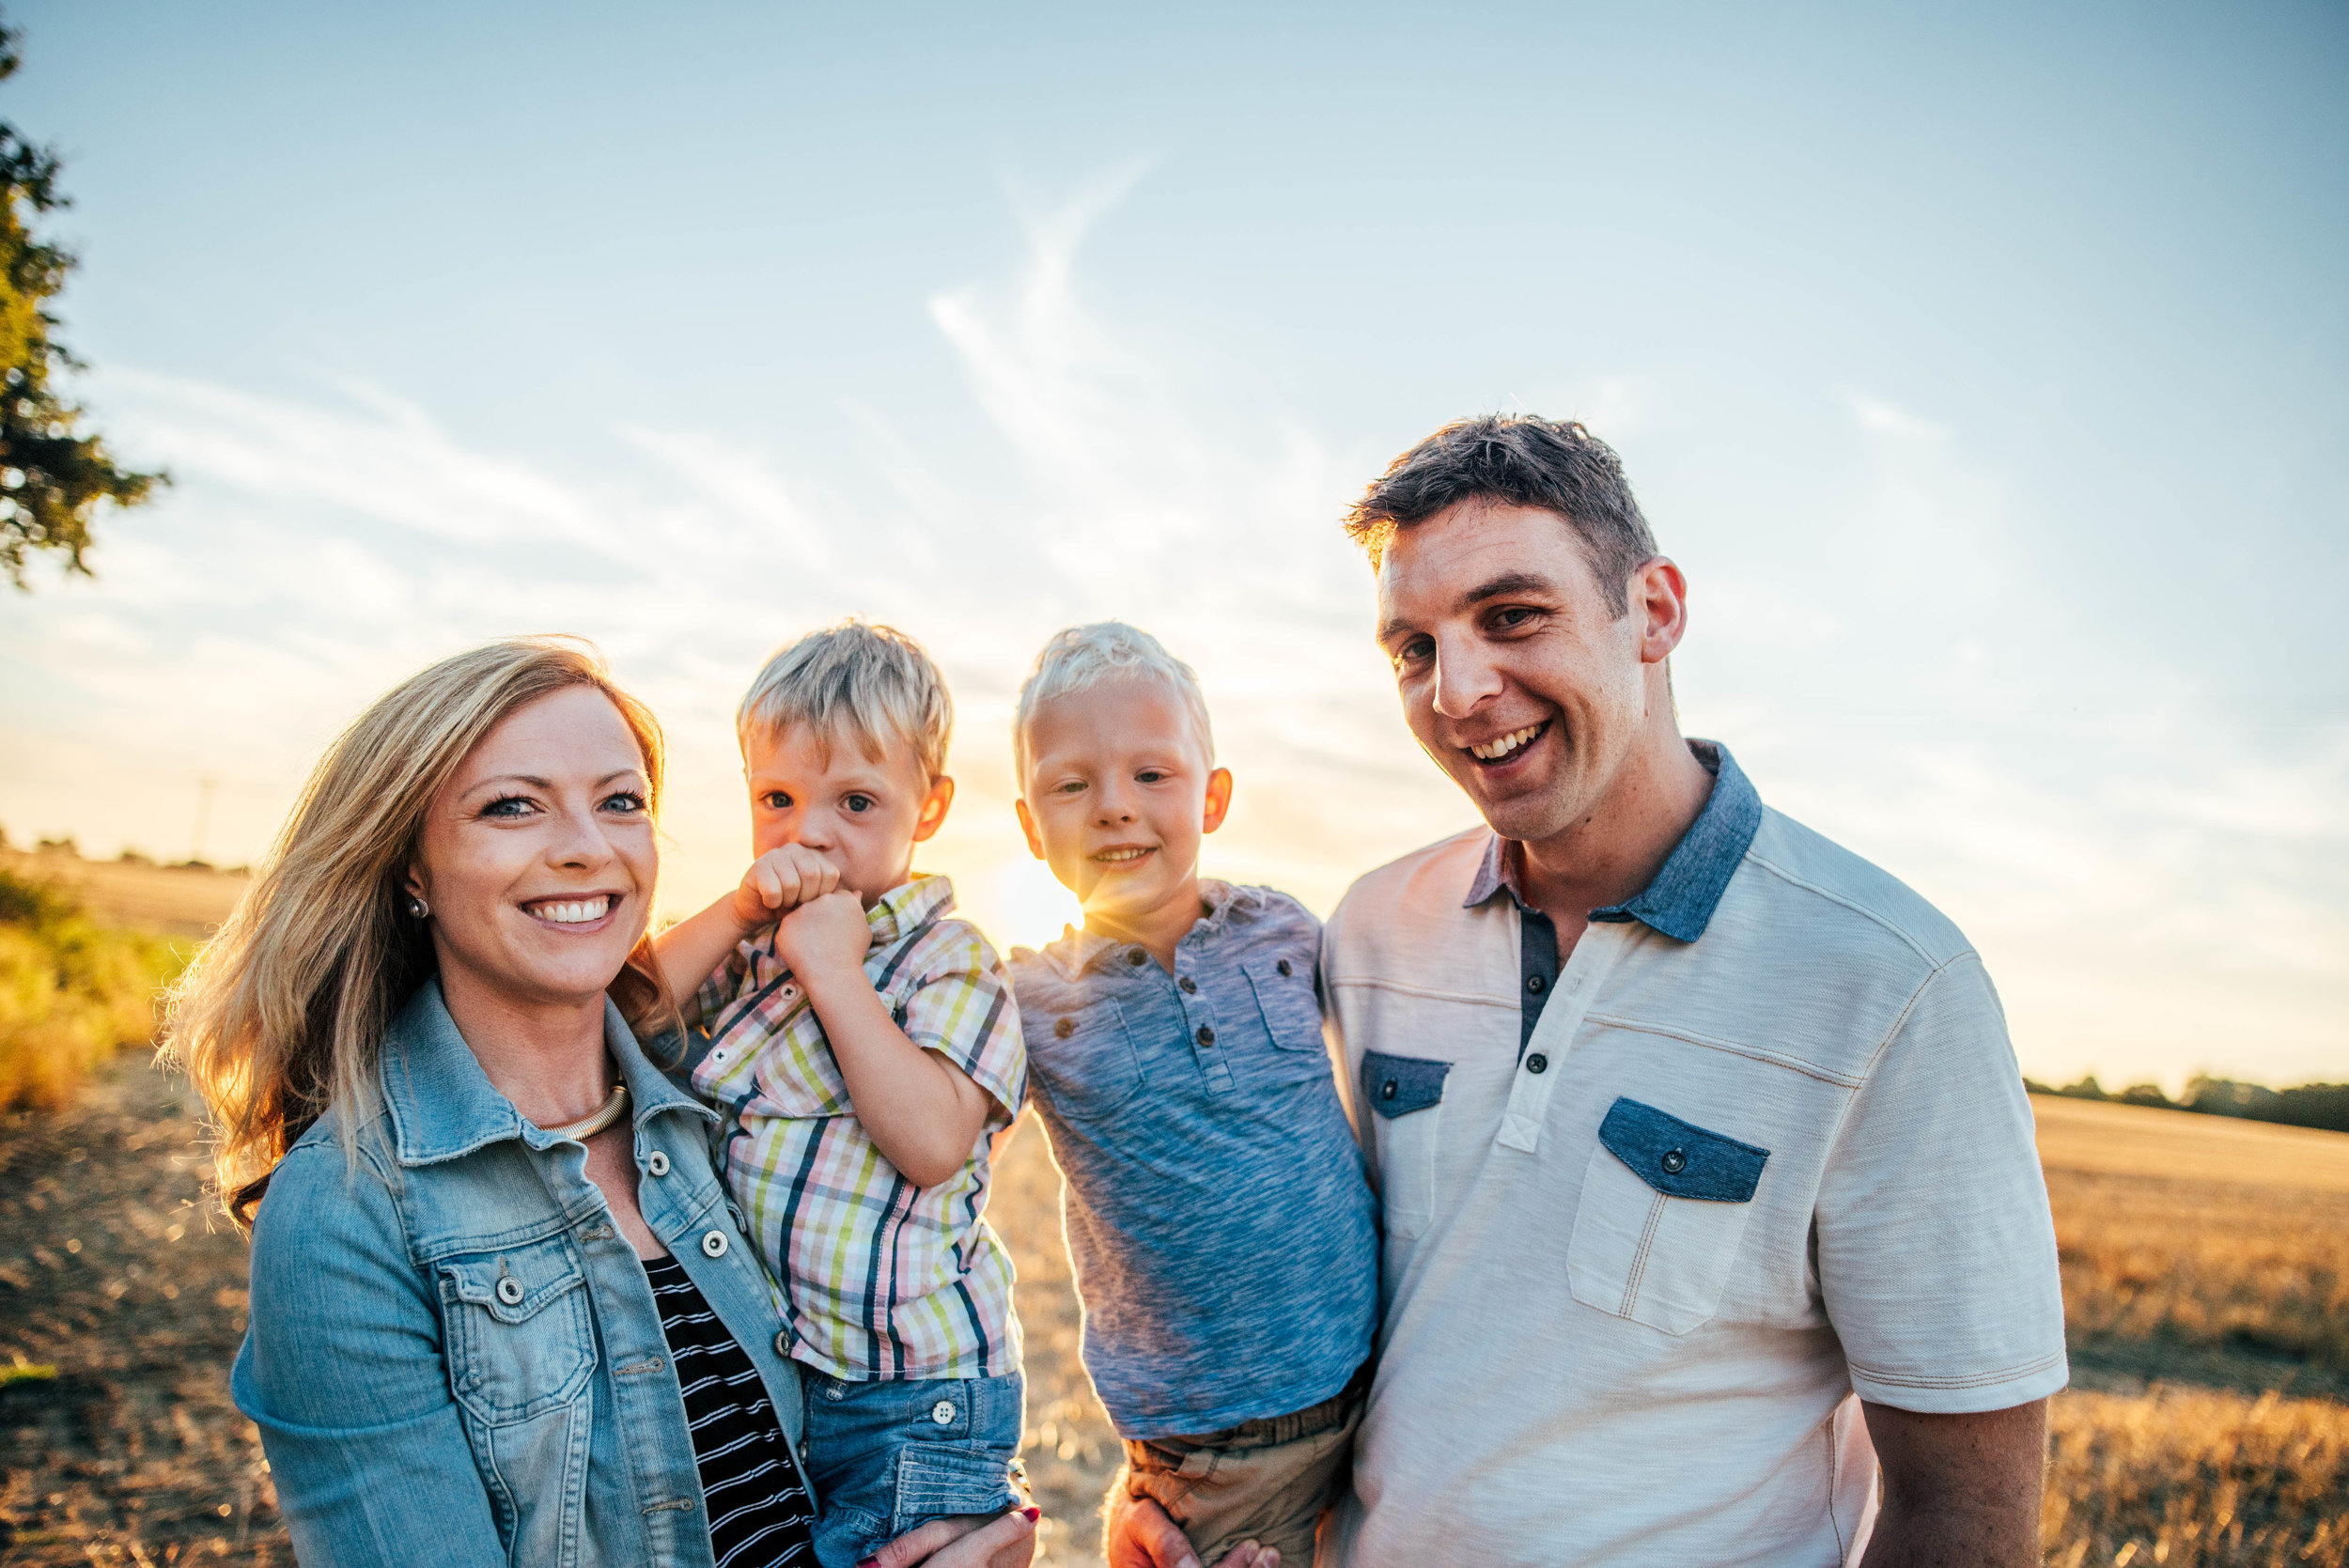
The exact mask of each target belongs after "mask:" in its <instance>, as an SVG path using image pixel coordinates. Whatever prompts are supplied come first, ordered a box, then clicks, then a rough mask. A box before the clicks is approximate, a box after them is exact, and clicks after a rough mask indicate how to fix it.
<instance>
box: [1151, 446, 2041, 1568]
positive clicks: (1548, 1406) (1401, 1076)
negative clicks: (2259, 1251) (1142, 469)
mask: <svg viewBox="0 0 2349 1568" xmlns="http://www.w3.org/2000/svg"><path fill="white" fill-rule="evenodd" d="M1347 527H1348V531H1349V532H1350V533H1351V534H1352V535H1353V536H1354V537H1355V538H1356V539H1357V540H1358V541H1360V542H1361V544H1362V545H1363V547H1364V548H1365V550H1366V551H1367V552H1368V553H1369V556H1370V559H1371V564H1372V566H1373V567H1374V569H1375V570H1376V571H1377V582H1378V619H1379V624H1378V640H1379V643H1380V645H1381V646H1382V647H1383V648H1384V649H1385V650H1386V652H1387V654H1388V656H1389V658H1390V660H1392V664H1393V667H1394V672H1395V681H1396V685H1397V688H1398V690H1399V691H1400V692H1401V695H1402V698H1403V705H1404V709H1405V713H1406V716H1407V717H1408V720H1409V722H1410V725H1411V729H1412V732H1413V734H1414V735H1415V736H1416V737H1418V739H1419V742H1420V744H1421V745H1422V746H1423V747H1424V748H1425V749H1426V751H1427V753H1428V754H1429V755H1430V756H1432V757H1434V758H1435V759H1436V761H1437V762H1438V763H1439V765H1440V766H1441V767H1442V768H1444V770H1445V771H1446V772H1447V773H1449V774H1450V775H1451V776H1452V777H1453V778H1454V779H1455V781H1457V782H1458V784H1460V786H1461V788H1463V789H1464V790H1466V791H1467V792H1468V795H1469V797H1470V800H1473V801H1474V802H1475V803H1476V806H1477V809H1478V811H1479V812H1480V813H1481V814H1482V815H1483V816H1484V818H1485V820H1486V823H1487V824H1489V829H1490V831H1486V830H1483V829H1479V830H1477V831H1471V832H1469V833H1464V834H1461V835H1459V836H1457V837H1455V838H1452V839H1449V840H1446V841H1444V842H1443V843H1440V844H1437V845H1434V846H1430V847H1428V848H1426V849H1423V850H1421V851H1419V852H1417V853H1416V854H1412V855H1408V856H1406V857H1405V858H1404V859H1402V860H1400V861H1397V862H1394V863H1392V865H1388V866H1385V867H1383V868H1381V869H1380V870H1377V871H1375V872H1373V873H1371V874H1370V875H1369V876H1367V877H1363V878H1362V879H1361V881H1360V882H1358V883H1357V884H1356V885H1355V887H1354V888H1353V890H1352V891H1351V892H1350V893H1347V895H1346V900H1345V902H1344V903H1343V904H1342V905H1341V906H1340V908H1339V909H1338V911H1337V912H1336V914H1335V915H1334V916H1332V918H1331V920H1330V925H1329V931H1328V938H1327V941H1326V945H1325V948H1324V983H1325V985H1326V986H1327V987H1328V989H1329V994H1330V1000H1331V1003H1332V1009H1333V1014H1334V1017H1335V1024H1336V1031H1337V1032H1338V1034H1339V1036H1340V1038H1341V1042H1342V1045H1343V1048H1344V1055H1345V1062H1346V1068H1347V1073H1348V1078H1349V1080H1350V1082H1351V1084H1352V1087H1353V1089H1354V1091H1355V1093H1356V1094H1357V1096H1358V1105H1357V1110H1358V1112H1359V1114H1358V1121H1359V1123H1360V1125H1361V1134H1362V1137H1363V1141H1364V1147H1365V1152H1366V1154H1367V1155H1368V1157H1369V1159H1370V1162H1371V1164H1372V1167H1373V1170H1374V1172H1376V1173H1377V1177H1378V1180H1379V1184H1380V1188H1381V1194H1382V1199H1383V1203H1384V1211H1385V1226H1386V1240H1385V1247H1384V1254H1383V1259H1382V1268H1381V1276H1382V1291H1381V1296H1382V1300H1381V1314H1382V1320H1381V1329H1380V1336H1379V1348H1380V1360H1379V1365H1378V1371H1377V1381H1376V1383H1375V1385H1374V1387H1373V1389H1372V1393H1371V1398H1370V1405H1369V1408H1368V1411H1367V1413H1366V1414H1365V1416H1364V1419H1363V1421H1362V1425H1361V1437H1360V1440H1359V1446H1358V1448H1357V1451H1356V1459H1355V1475H1354V1489H1353V1494H1352V1496H1351V1497H1350V1498H1348V1499H1347V1501H1346V1504H1345V1506H1344V1507H1343V1508H1342V1510H1341V1512H1340V1514H1339V1515H1338V1516H1337V1518H1336V1519H1335V1520H1334V1521H1333V1528H1332V1529H1331V1530H1330V1531H1328V1532H1325V1536H1324V1544H1323V1553H1324V1556H1325V1558H1327V1557H1329V1556H1330V1555H1331V1554H1332V1553H1334V1557H1335V1559H1336V1560H1337V1561H1339V1562H1341V1563H1345V1564H1348V1565H1350V1568H1405V1565H1412V1568H1417V1565H1422V1564H1428V1563H1454V1562H1457V1563H1479V1564H1484V1563H1524V1564H1537V1563H1538V1564H1563V1563H1575V1564H1581V1563H1594V1564H1595V1563H1609V1564H1614V1563H1656V1564H1683V1563H1696V1564H1722V1563H1755V1564H1772V1565H1777V1564H1795V1563H1810V1564H1822V1565H1824V1564H1830V1563H1844V1562H1849V1563H1859V1564H1864V1568H1894V1565H1902V1568H1907V1565H1923V1564H1961V1563H1962V1564H1967V1565H1969V1568H1975V1565H1983V1564H2001V1565H2004V1564H2012V1565H2014V1568H2023V1565H2025V1564H2032V1563H2036V1562H2037V1561H2038V1558H2039V1553H2038V1521H2039V1502H2040V1486H2041V1471H2042V1466H2043V1456H2044V1449H2045V1430H2046V1426H2045V1422H2046V1398H2047V1396H2048V1395H2049V1394H2051V1393H2053V1392H2054V1391H2055V1390H2056V1389H2060V1388H2061V1387H2062V1386H2063V1384H2064V1382H2065V1379H2066V1368H2065V1362H2064V1353H2063V1313H2062V1303H2061V1294H2060V1291H2059V1286H2058V1281H2057V1271H2056V1254H2055V1238H2054V1233H2053V1227H2052V1225H2051V1223H2050V1221H2049V1219H2048V1213H2047V1203H2046V1188H2045V1187H2044V1185H2043V1183H2042V1181H2041V1178H2040V1174H2039V1167H2038V1161H2037V1157H2036V1156H2035V1153H2034V1151H2033V1147H2032V1139H2031V1119H2030V1105H2029V1102H2028V1100H2027V1099H2026V1098H2025V1096H2024V1093H2023V1086H2022V1082H2021V1078H2020V1075H2019V1073H2018V1072H2017V1070H2016V1066H2015V1057H2014V1052H2013V1049H2012V1048H2011V1047H2010V1046H2009V1044H2008V1041H2007V1036H2006V1029H2005V1024H2004V1020H2003V1017H2002V1016H2001V1014H2000V1012H1999V1003H1998V999H1997V996H1996V994H1995V993H1994V992H1993V991H1992V989H1991V986H1990V982H1989V979H1988V977H1987V976H1986V975H1985V974H1984V972H1983V966H1982V962H1981V960H1980V958H1979V957H1978V956H1977V955H1975V954H1974V952H1973V951H1972V949H1971V948H1970V947H1969V946H1968V944H1967V942H1966V939H1965V938H1964V937H1963V936H1961V935H1960V934H1959V932H1958V931H1957V930H1956V929H1955V928H1954V927H1953V926H1952V924H1950V923H1949V922H1948V921H1947V920H1946V919H1944V918H1943V917H1942V916H1941V915H1940V914H1939V913H1938V912H1937V911H1936V910H1935V909H1934V908H1932V907H1931V906H1930V905H1928V904H1927V903H1925V901H1924V900H1923V899H1921V898H1920V897H1918V896H1917V895H1916V894H1915V893H1912V892H1910V891H1909V890H1908V889H1907V888H1906V887H1904V886H1902V885H1901V884H1900V883H1899V882H1897V881H1895V880H1893V879H1892V878H1891V877H1888V876H1886V875H1885V874H1884V873H1883V872H1881V871H1879V870H1877V869H1876V868H1875V867H1874V866H1872V865H1869V864H1868V863H1867V862H1863V861H1861V860H1859V859H1858V858H1857V857H1855V856H1853V855H1851V854H1849V853H1847V852H1846V851H1844V850H1843V849H1840V848H1838V847H1837V846H1834V845H1833V844H1830V843H1828V841H1827V840H1825V839H1823V838H1821V837H1819V836H1818V835H1817V834H1815V833H1812V832H1811V831H1808V830H1806V829H1804V828H1802V827H1799V826H1798V825H1797V824H1796V823H1794V822H1792V821H1789V820H1788V819H1787V818H1785V817H1783V816H1781V815H1778V814H1777V813H1776V812H1773V811H1771V810H1769V809H1768V808H1767V807H1766V806H1764V805H1763V804H1762V802H1761V800H1759V798H1758V797H1757V796H1756V794H1755V792H1754V789H1753V786H1752V785H1751V784H1749V783H1748V782H1747V780H1746V778H1745V776H1744V774H1743V773H1742V772H1741V771H1740V770H1739V769H1738V768H1737V765H1736V763H1735V761H1734V760H1733V759H1732V758H1731V756H1730V754H1729V752H1728V751H1727V749H1726V748H1723V747H1721V746H1719V745H1717V744H1714V743H1711V742H1706V741H1690V740H1685V739H1683V738H1682V737H1681V735H1680V733H1679V725H1678V722H1677V719H1676V718H1675V715H1674V712H1673V708H1672V686H1671V680H1670V675H1669V673H1668V666H1667V660H1669V659H1670V657H1671V655H1672V650H1673V649H1674V648H1675V647H1677V646H1678V644H1679V643H1680V639H1681V637H1682V635H1683V633H1684V631H1685V630H1686V629H1687V615H1688V612H1687V600H1688V586H1687V582H1686V580H1685V578H1684V577H1683V575H1682V573H1681V571H1680V568H1679V567H1676V566H1674V565H1673V564H1672V562H1671V561H1669V560H1667V559H1664V558H1663V557H1662V556H1660V555H1658V554H1657V551H1656V547H1655V543H1654V540H1653V538H1652V537H1651V536H1650V535H1649V532H1648V528H1647V524H1646V522H1645V520H1643V519H1642V518H1641V515H1640V510H1639V506H1638V505H1637V503H1636V502H1635V501H1634V500H1633V498H1632V495H1631V491H1630V488H1629V486H1628V484H1627V483H1626V481H1625V478H1624V475H1623V471H1622V466H1621V464H1620V463H1619V462H1618V461H1617V459H1616V457H1615V454H1614V453H1613V452H1612V451H1611V450H1610V449H1609V448H1608V447H1607V446H1606V445H1605V444H1604V443H1603V442H1599V441H1597V440H1595V439H1594V438H1593V437H1591V436H1590V435H1589V434H1588V433H1587V432H1586V431H1584V430H1583V429H1582V428H1581V427H1580V426H1579V425H1572V424H1552V423H1549V422H1548V421H1544V420H1539V419H1532V418H1486V419H1477V420H1470V421H1465V422H1462V423H1460V424H1457V425H1454V426H1451V427H1447V428H1445V429H1443V430H1440V431H1438V432H1437V433H1436V434H1435V435H1434V436H1432V437H1430V438H1429V439H1428V440H1427V441H1425V442H1422V443H1421V444H1420V445H1419V446H1417V447H1416V448H1414V449H1413V450H1412V451H1410V452H1408V453H1407V454H1405V455H1404V457H1403V458H1400V459H1398V460H1397V461H1396V463H1395V464H1394V466H1393V467H1392V468H1391V469H1389V470H1388V472H1387V474H1385V475H1384V476H1383V477H1382V478H1380V479H1379V480H1378V481H1377V483H1375V484H1374V485H1372V486H1371V488H1370V489H1369V491H1368V492H1367V493H1366V494H1365V495H1364V497H1363V499H1362V500H1361V503H1360V504H1359V505H1357V506H1356V507H1355V508H1354V511H1353V513H1352V515H1351V517H1350V518H1349V520H1348V523H1347ZM1879 1476H1881V1481H1882V1491H1881V1506H1880V1507H1879V1506H1878V1478H1879ZM1113 1524H1114V1525H1115V1527H1116V1531H1115V1534H1116V1539H1115V1542H1114V1545H1116V1547H1117V1548H1118V1552H1119V1554H1121V1556H1122V1558H1123V1560H1130V1561H1135V1562H1139V1561H1143V1560H1155V1561H1159V1562H1161V1563H1164V1564H1167V1565H1169V1568H1172V1565H1175V1564H1177V1563H1179V1562H1180V1561H1181V1560H1182V1554H1181V1552H1180V1550H1179V1548H1177V1549H1175V1550H1172V1551H1165V1552H1164V1555H1163V1556H1159V1555H1157V1554H1159V1552H1160V1551H1162V1550H1163V1547H1162V1545H1161V1543H1163V1542H1164V1541H1165V1537H1164V1536H1163V1535H1162V1534H1161V1533H1160V1532H1159V1519H1158V1518H1157V1517H1154V1516H1153V1515H1152V1514H1151V1513H1150V1512H1149V1511H1148V1509H1147V1505H1146V1504H1144V1505H1138V1506H1137V1508H1136V1509H1135V1510H1134V1511H1133V1513H1132V1514H1129V1515H1128V1516H1126V1517H1123V1518H1121V1519H1118V1520H1115V1521H1113ZM1112 1560H1120V1558H1119V1557H1113V1559H1112ZM1290 1568H1299V1565H1295V1564H1292V1565H1290Z"/></svg>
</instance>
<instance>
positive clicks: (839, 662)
mask: <svg viewBox="0 0 2349 1568" xmlns="http://www.w3.org/2000/svg"><path fill="white" fill-rule="evenodd" d="M795 724H805V725H806V726H807V727H808V729H809V731H810V732H811V733H812V734H814V735H815V736H816V737H817V744H818V745H829V744H830V743H831V741H832V737H833V736H835V735H847V736H849V737H852V738H854V739H855V741H856V743H857V745H858V746H859V747H860V748H861V749H862V750H863V753H864V754H865V755H866V756H867V757H869V758H870V759H872V760H873V761H875V762H884V761H886V760H887V759H888V756H889V748H890V745H891V744H892V743H893V742H894V743H895V744H897V745H901V746H903V747H905V748H906V749H907V750H909V751H910V752H911V753H913V754H914V757H915V758H916V759H917V760H918V761H919V762H920V763H921V764H922V770H923V771H924V773H926V775H928V777H929V780H930V781H931V782H932V783H936V782H937V780H938V779H939V778H940V777H941V776H942V775H943V774H944V773H945V771H946V742H947V740H948V739H949V738H950V737H952V736H953V734H954V728H955V702H954V698H952V697H951V696H949V695H947V692H946V677H945V676H944V675H942V674H941V673H940V672H939V668H938V666H937V664H936V663H934V662H933V661H932V660H931V659H930V656H929V655H928V654H927V653H926V652H924V651H923V648H922V644H919V643H917V642H915V641H914V640H913V639H912V638H910V637H909V636H907V635H906V634H905V633H904V632H902V631H899V630H898V629H896V628H894V627H887V626H873V625H870V624H868V623H867V622H865V621H863V620H860V619H858V618H857V617H856V616H853V615H851V616H849V617H848V619H847V620H845V621H842V622H840V623H838V624H837V625H834V626H828V627H826V628H824V629H822V630H821V631H811V632H809V633H808V634H807V635H806V636H804V637H802V638H801V639H800V640H799V641H798V642H796V643H793V644H791V645H790V646H788V647H786V648H783V649H781V650H780V651H778V652H777V653H776V654H775V655H774V656H773V657H772V658H770V659H769V660H767V667H766V668H765V669H763V670H761V671H759V672H758V678H757V679H756V680H754V681H753V682H751V689H750V691H747V692H745V693H744V694H743V697H742V706H740V707H739V708H737V709H735V713H734V733H735V738H736V739H737V740H738V741H739V742H740V744H741V746H742V750H743V753H744V754H745V755H747V754H748V753H749V751H750V745H751V741H752V740H753V739H754V738H757V739H761V740H772V739H773V738H774V737H777V736H779V735H781V734H782V733H783V732H784V731H786V730H788V729H790V728H791V727H792V726H793V725H795Z"/></svg>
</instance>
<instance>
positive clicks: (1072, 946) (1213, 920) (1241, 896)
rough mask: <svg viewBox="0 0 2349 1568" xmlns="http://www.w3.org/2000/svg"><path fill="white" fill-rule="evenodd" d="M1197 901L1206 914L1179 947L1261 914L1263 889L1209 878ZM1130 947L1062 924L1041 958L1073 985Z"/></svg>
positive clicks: (1203, 879)
mask: <svg viewBox="0 0 2349 1568" xmlns="http://www.w3.org/2000/svg"><path fill="white" fill-rule="evenodd" d="M1199 901H1200V903H1202V904H1204V905H1206V913H1205V914H1203V915H1201V916H1200V917H1199V919H1198V920H1197V921H1196V922H1195V923H1194V924H1192V925H1191V928H1190V930H1189V931H1187V932H1185V933H1184V934H1183V939H1182V942H1181V944H1180V945H1182V946H1186V947H1188V946H1190V944H1192V943H1194V942H1206V941H1211V940H1213V939H1215V938H1217V937H1219V936H1221V935H1222V934H1223V932H1224V931H1225V930H1227V929H1228V928H1229V927H1230V926H1231V924H1232V923H1233V922H1234V921H1236V920H1237V921H1246V920H1250V919H1252V918H1254V917H1255V916H1257V915H1259V914H1262V913H1263V912H1264V890H1263V889H1261V888H1252V887H1243V886H1236V885H1234V884H1233V883H1230V882H1219V881H1217V880H1216V879H1215V878H1214V877H1200V878H1199ZM1132 945H1133V944H1132V943H1131V942H1128V941H1124V940H1121V939H1118V938H1116V937H1105V936H1103V935H1102V934H1101V933H1099V932H1098V931H1084V930H1080V929H1079V928H1078V927H1076V926H1074V925H1064V926H1062V927H1061V933H1060V939H1059V940H1058V941H1056V942H1053V943H1051V944H1050V946H1048V947H1046V948H1045V949H1044V951H1043V957H1044V959H1045V961H1046V962H1048V963H1050V965H1051V966H1052V967H1053V968H1054V969H1056V970H1059V971H1060V974H1061V978H1062V979H1064V980H1066V981H1068V982H1069V983H1071V984H1072V985H1073V984H1074V983H1075V982H1076V981H1077V979H1078V978H1079V977H1080V976H1081V975H1082V974H1083V973H1084V972H1085V971H1086V970H1092V969H1097V968H1105V967H1110V966H1113V965H1114V964H1115V963H1116V962H1117V957H1118V955H1120V954H1122V953H1124V952H1125V951H1126V950H1127V949H1128V947H1131V946H1132Z"/></svg>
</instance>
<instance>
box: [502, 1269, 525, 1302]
mask: <svg viewBox="0 0 2349 1568" xmlns="http://www.w3.org/2000/svg"><path fill="white" fill-rule="evenodd" d="M522 1295H523V1292H522V1282H521V1281H520V1280H517V1279H515V1278H514V1276H512V1275H511V1274H508V1275H507V1276H506V1278H505V1279H503V1280H500V1281H498V1299H499V1300H500V1301H503V1302H505V1303H506V1305H507V1306H509V1307H519V1306H521V1304H522Z"/></svg>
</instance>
